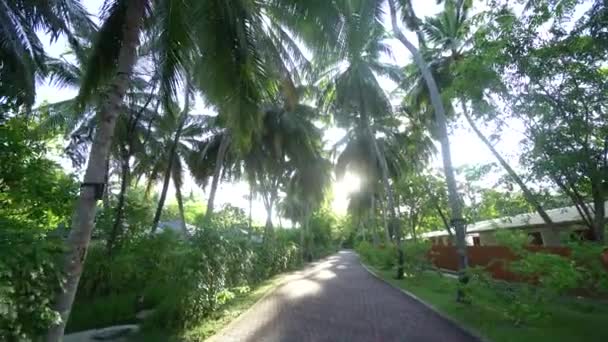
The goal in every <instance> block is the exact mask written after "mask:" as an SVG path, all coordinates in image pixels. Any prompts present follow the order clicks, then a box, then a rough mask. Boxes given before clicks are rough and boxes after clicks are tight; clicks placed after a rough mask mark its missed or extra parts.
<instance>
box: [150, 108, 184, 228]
mask: <svg viewBox="0 0 608 342" xmlns="http://www.w3.org/2000/svg"><path fill="white" fill-rule="evenodd" d="M187 116H188V113H187V112H183V113H182V117H180V119H179V125H178V126H177V130H176V131H175V136H174V138H173V141H172V143H171V149H170V150H169V156H168V158H169V160H168V162H167V169H166V170H165V177H164V180H163V188H162V190H161V192H160V198H159V199H158V205H157V206H156V213H155V214H154V220H153V221H152V233H154V232H156V229H158V223H159V222H160V217H161V215H162V213H163V207H164V206H165V199H166V198H167V190H168V189H169V183H170V182H171V172H172V171H173V163H174V162H175V158H178V156H177V145H179V139H180V137H181V134H182V128H184V124H185V123H186V117H187Z"/></svg>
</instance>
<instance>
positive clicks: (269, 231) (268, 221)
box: [264, 204, 273, 240]
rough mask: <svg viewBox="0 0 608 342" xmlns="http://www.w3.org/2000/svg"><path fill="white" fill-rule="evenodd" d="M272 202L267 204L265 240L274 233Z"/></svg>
mask: <svg viewBox="0 0 608 342" xmlns="http://www.w3.org/2000/svg"><path fill="white" fill-rule="evenodd" d="M272 230H273V227H272V204H271V205H267V206H266V226H264V240H266V239H267V238H268V237H270V234H272Z"/></svg>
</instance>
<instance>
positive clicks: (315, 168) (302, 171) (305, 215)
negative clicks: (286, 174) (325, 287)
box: [285, 150, 331, 261]
mask: <svg viewBox="0 0 608 342" xmlns="http://www.w3.org/2000/svg"><path fill="white" fill-rule="evenodd" d="M314 152H315V153H314V154H313V155H309V156H308V157H307V159H308V160H307V161H306V165H307V166H306V167H299V168H297V169H296V170H295V171H294V172H293V173H292V175H291V178H290V180H289V181H288V183H287V187H286V189H285V190H286V191H285V192H286V194H287V196H286V199H285V200H286V203H287V208H286V209H287V210H286V212H287V213H288V214H290V215H289V217H290V218H291V219H292V220H294V221H295V222H299V223H300V249H301V257H302V260H304V259H305V258H307V259H308V261H310V260H311V259H312V254H310V250H311V247H312V246H310V245H308V244H307V241H308V239H306V236H307V235H308V234H309V223H310V216H311V215H312V213H313V212H314V211H315V210H316V209H318V208H319V206H320V205H321V203H322V202H323V199H324V197H325V193H326V191H327V189H328V188H329V185H330V184H331V176H330V170H331V163H330V162H329V160H327V159H325V158H323V157H322V156H321V154H320V152H321V151H320V150H318V151H314Z"/></svg>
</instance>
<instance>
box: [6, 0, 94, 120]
mask: <svg viewBox="0 0 608 342" xmlns="http://www.w3.org/2000/svg"><path fill="white" fill-rule="evenodd" d="M94 30H95V25H94V24H93V22H92V21H91V20H90V18H89V16H88V13H87V11H86V10H85V9H84V8H83V6H82V5H81V4H80V2H79V1H77V0H49V1H27V0H6V1H2V2H0V41H1V42H2V43H1V44H0V94H2V95H0V104H2V105H9V106H10V107H13V108H14V109H18V108H19V107H21V106H22V105H24V106H25V107H26V109H27V108H30V107H31V106H32V105H33V104H34V100H35V96H36V79H39V78H41V77H43V76H45V75H46V74H47V72H48V68H47V65H46V64H47V58H48V57H47V56H46V54H45V51H44V49H43V46H42V43H41V41H40V39H39V37H38V35H37V31H45V32H48V33H49V34H50V37H51V39H53V40H54V39H57V38H58V37H59V36H60V35H65V36H66V37H67V38H68V41H69V42H70V45H72V47H73V48H78V46H79V39H78V37H77V34H76V33H75V32H78V33H79V34H84V35H88V34H90V33H91V32H93V31H94Z"/></svg>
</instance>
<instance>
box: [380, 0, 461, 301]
mask: <svg viewBox="0 0 608 342" xmlns="http://www.w3.org/2000/svg"><path fill="white" fill-rule="evenodd" d="M388 4H389V10H390V14H391V24H392V27H393V32H394V34H395V36H396V38H397V39H398V40H399V41H400V42H401V43H402V44H403V45H404V46H405V47H406V48H407V49H408V51H409V52H410V53H411V54H412V58H413V59H414V63H416V65H417V66H418V68H419V69H420V72H421V74H422V77H423V78H424V81H425V82H426V86H427V87H428V89H429V94H430V97H431V104H432V106H433V109H434V111H435V118H436V121H437V128H438V133H439V142H440V145H441V152H442V153H441V154H442V157H443V169H444V172H445V178H446V183H447V188H448V201H449V204H450V209H451V214H452V225H453V226H454V230H455V231H456V249H457V251H458V266H459V272H458V278H459V280H460V282H461V283H463V284H464V283H467V282H468V277H467V275H466V269H467V266H468V260H467V249H466V232H465V222H464V219H463V218H462V201H461V200H460V196H459V195H458V188H457V185H456V177H455V175H454V167H453V165H452V156H451V152H450V140H449V138H448V129H447V118H446V115H445V108H444V106H443V102H442V100H441V96H440V93H439V89H438V87H437V83H436V82H435V79H434V78H433V75H432V74H431V71H430V70H429V68H428V66H427V64H426V62H425V61H424V59H423V58H422V55H421V54H420V52H419V51H418V49H416V47H415V46H414V45H413V44H412V43H411V42H410V41H409V40H408V39H407V38H406V37H405V35H404V34H403V32H401V29H400V28H399V25H398V23H397V10H396V8H395V0H388ZM456 299H457V300H458V301H464V300H465V298H464V292H463V291H462V290H461V289H460V288H459V290H458V292H457V298H456Z"/></svg>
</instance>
